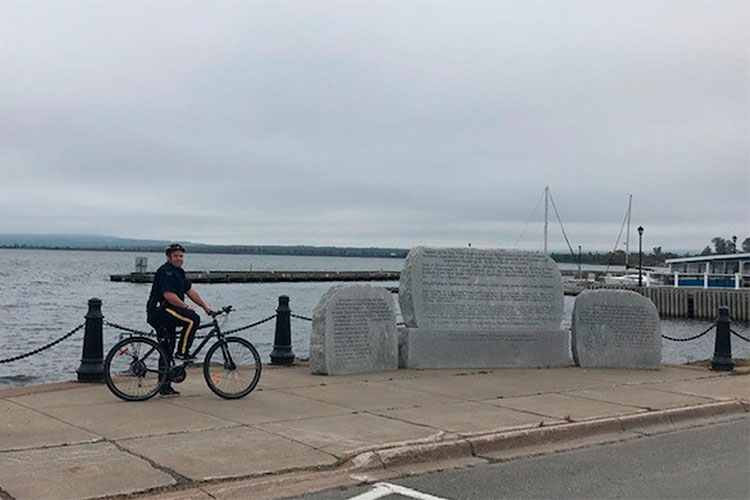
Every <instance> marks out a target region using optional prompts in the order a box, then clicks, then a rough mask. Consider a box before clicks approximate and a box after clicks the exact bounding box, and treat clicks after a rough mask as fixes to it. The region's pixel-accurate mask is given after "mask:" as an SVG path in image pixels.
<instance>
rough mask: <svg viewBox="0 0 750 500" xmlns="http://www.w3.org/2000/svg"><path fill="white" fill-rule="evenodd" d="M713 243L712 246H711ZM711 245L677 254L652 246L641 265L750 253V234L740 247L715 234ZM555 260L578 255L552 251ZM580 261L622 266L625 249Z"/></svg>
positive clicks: (633, 262)
mask: <svg viewBox="0 0 750 500" xmlns="http://www.w3.org/2000/svg"><path fill="white" fill-rule="evenodd" d="M711 245H713V248H712V247H711ZM711 245H706V247H705V248H704V249H703V250H702V251H701V252H700V253H697V254H691V253H690V252H688V253H685V254H677V253H674V252H664V251H663V250H662V247H654V248H653V249H652V250H651V252H648V251H644V252H643V265H644V266H663V265H664V264H665V262H666V260H667V259H678V258H680V257H695V256H696V255H700V256H704V255H726V254H730V253H737V252H739V251H742V252H743V253H750V236H749V237H747V238H745V239H744V240H742V244H741V248H738V246H737V237H736V236H733V237H731V238H722V237H721V236H716V237H714V238H712V239H711ZM550 256H551V257H552V259H553V260H554V261H555V262H566V263H574V264H577V263H578V262H579V256H578V255H573V254H570V253H552V254H550ZM580 262H581V263H582V264H599V265H605V266H606V265H613V266H624V265H625V251H624V250H617V251H615V252H605V253H601V252H586V253H582V254H581V256H580ZM628 264H629V265H630V266H637V265H638V252H637V251H636V252H631V253H630V257H629V259H628Z"/></svg>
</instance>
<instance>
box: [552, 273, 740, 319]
mask: <svg viewBox="0 0 750 500" xmlns="http://www.w3.org/2000/svg"><path fill="white" fill-rule="evenodd" d="M602 289H605V290H613V289H614V290H632V291H634V292H638V293H640V294H641V295H643V296H644V297H648V298H649V299H651V302H653V303H654V305H655V306H656V309H657V310H658V311H659V316H661V317H663V318H688V319H707V320H712V319H716V317H717V315H718V311H719V307H721V306H727V307H729V312H730V317H731V318H732V321H741V322H750V288H743V289H739V290H734V289H731V288H698V287H679V288H675V287H672V286H643V287H637V286H632V285H607V284H604V283H600V282H593V283H586V284H577V283H565V284H564V285H563V290H564V292H565V295H578V294H579V293H581V292H582V291H583V290H602Z"/></svg>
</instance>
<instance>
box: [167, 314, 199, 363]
mask: <svg viewBox="0 0 750 500" xmlns="http://www.w3.org/2000/svg"><path fill="white" fill-rule="evenodd" d="M164 310H165V311H167V312H168V313H169V314H171V315H172V316H174V317H175V318H177V319H180V320H182V321H184V322H185V323H187V326H186V327H185V329H184V330H183V331H182V338H181V339H180V348H179V349H177V352H179V353H180V355H182V354H186V350H187V339H188V336H189V335H190V330H192V329H193V325H194V324H195V323H194V322H193V320H192V319H190V318H186V317H185V316H181V315H179V314H177V313H176V312H175V311H173V310H171V309H170V308H168V307H167V308H166V309H164ZM182 346H185V348H184V349H183V348H182Z"/></svg>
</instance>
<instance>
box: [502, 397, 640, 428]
mask: <svg viewBox="0 0 750 500" xmlns="http://www.w3.org/2000/svg"><path fill="white" fill-rule="evenodd" d="M487 403H490V404H494V405H497V406H502V407H503V408H510V409H513V410H519V411H526V412H529V413H534V414H536V415H544V416H547V417H551V418H557V419H560V420H570V421H573V422H578V421H581V420H591V419H595V418H603V417H612V416H615V415H628V414H631V413H638V412H641V411H644V410H643V409H642V408H636V407H633V406H624V405H619V404H614V403H608V402H605V401H595V400H593V399H583V398H576V397H574V396H568V395H567V394H554V393H553V394H539V395H536V396H521V397H517V398H508V399H496V400H493V401H487Z"/></svg>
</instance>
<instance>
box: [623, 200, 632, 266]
mask: <svg viewBox="0 0 750 500" xmlns="http://www.w3.org/2000/svg"><path fill="white" fill-rule="evenodd" d="M632 205H633V195H632V194H629V195H628V217H627V219H628V232H627V233H625V269H627V268H628V255H629V254H630V208H631V207H632Z"/></svg>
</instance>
